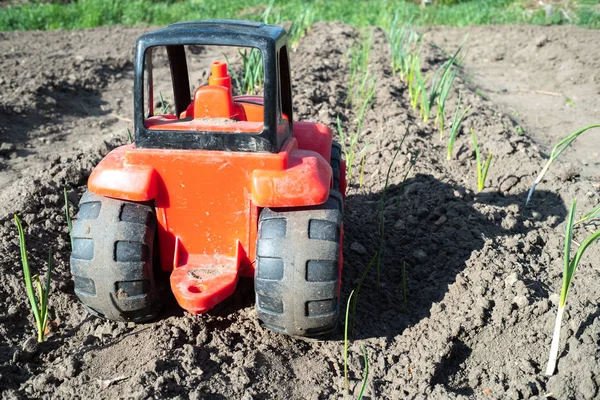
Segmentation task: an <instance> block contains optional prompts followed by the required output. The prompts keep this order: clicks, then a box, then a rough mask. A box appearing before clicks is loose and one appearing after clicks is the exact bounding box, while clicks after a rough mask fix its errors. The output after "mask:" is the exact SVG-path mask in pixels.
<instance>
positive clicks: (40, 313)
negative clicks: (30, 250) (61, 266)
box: [15, 214, 52, 343]
mask: <svg viewBox="0 0 600 400" xmlns="http://www.w3.org/2000/svg"><path fill="white" fill-rule="evenodd" d="M15 223H16V224H17V229H18V230H19V248H20V250H21V263H22V264H23V276H24V279H25V288H26V291H27V297H28V298H29V304H30V305H31V310H32V311H33V316H34V317H35V324H36V327H37V331H38V342H40V343H41V342H43V341H44V334H45V332H46V326H47V324H48V292H49V291H50V274H51V273H52V249H50V251H49V255H48V272H47V275H46V285H45V287H42V282H41V281H40V277H39V276H38V275H33V276H31V270H30V269H29V261H28V259H27V247H26V244H25V233H24V232H23V226H22V225H21V221H20V220H19V217H17V215H16V214H15ZM34 284H35V287H36V289H37V293H38V298H37V299H36V297H35V293H34V289H33V286H34ZM38 302H39V304H38Z"/></svg>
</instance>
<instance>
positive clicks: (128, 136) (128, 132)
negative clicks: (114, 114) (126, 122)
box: [127, 127, 133, 143]
mask: <svg viewBox="0 0 600 400" xmlns="http://www.w3.org/2000/svg"><path fill="white" fill-rule="evenodd" d="M127 138H129V143H133V136H132V135H131V130H130V129H129V127H127Z"/></svg>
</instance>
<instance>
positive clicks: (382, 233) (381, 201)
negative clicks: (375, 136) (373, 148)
mask: <svg viewBox="0 0 600 400" xmlns="http://www.w3.org/2000/svg"><path fill="white" fill-rule="evenodd" d="M407 134H408V131H406V132H405V133H404V136H402V140H400V144H399V145H398V149H397V150H396V152H395V153H394V156H393V157H392V161H391V162H390V165H389V166H388V170H387V174H386V175H385V185H384V187H383V191H382V192H381V197H380V198H379V209H378V214H379V249H378V250H377V289H379V288H380V287H381V280H380V275H381V255H382V253H383V245H384V242H385V215H384V212H383V211H384V210H383V207H384V205H385V197H386V194H387V189H388V185H389V182H390V173H391V172H392V167H393V166H394V162H395V161H396V157H397V156H398V153H400V149H401V148H402V145H403V144H404V139H406V135H407Z"/></svg>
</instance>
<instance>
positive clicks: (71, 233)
mask: <svg viewBox="0 0 600 400" xmlns="http://www.w3.org/2000/svg"><path fill="white" fill-rule="evenodd" d="M63 194H64V196H65V218H66V219H67V227H68V228H69V238H70V239H71V251H72V250H73V224H72V223H71V216H70V215H69V199H68V198H67V188H63Z"/></svg>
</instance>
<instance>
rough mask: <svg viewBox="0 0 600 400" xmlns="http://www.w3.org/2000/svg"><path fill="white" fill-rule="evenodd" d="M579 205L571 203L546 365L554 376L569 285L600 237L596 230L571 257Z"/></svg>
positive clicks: (575, 200) (575, 201)
mask: <svg viewBox="0 0 600 400" xmlns="http://www.w3.org/2000/svg"><path fill="white" fill-rule="evenodd" d="M576 205H577V199H574V200H573V203H571V210H570V211H569V217H568V219H567V230H566V233H565V252H564V270H563V283H562V289H561V291H560V300H559V302H558V312H557V313H556V322H555V324H554V334H553V335H552V344H551V345H550V357H549V359H548V366H547V367H546V375H548V376H552V375H553V374H554V371H555V370H556V359H557V357H558V345H559V343H560V326H561V323H562V317H563V312H564V310H565V304H566V302H567V295H568V294H569V287H570V286H571V281H572V280H573V275H575V271H576V270H577V266H578V265H579V262H580V261H581V257H583V253H585V251H586V250H587V248H588V247H589V246H590V245H591V244H592V243H593V242H595V241H596V240H598V239H600V231H596V232H594V233H593V234H592V235H591V236H589V237H588V238H587V239H585V241H584V242H583V243H582V244H581V246H579V248H578V249H577V252H576V253H575V257H573V258H571V243H572V242H573V221H574V218H575V208H576Z"/></svg>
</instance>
